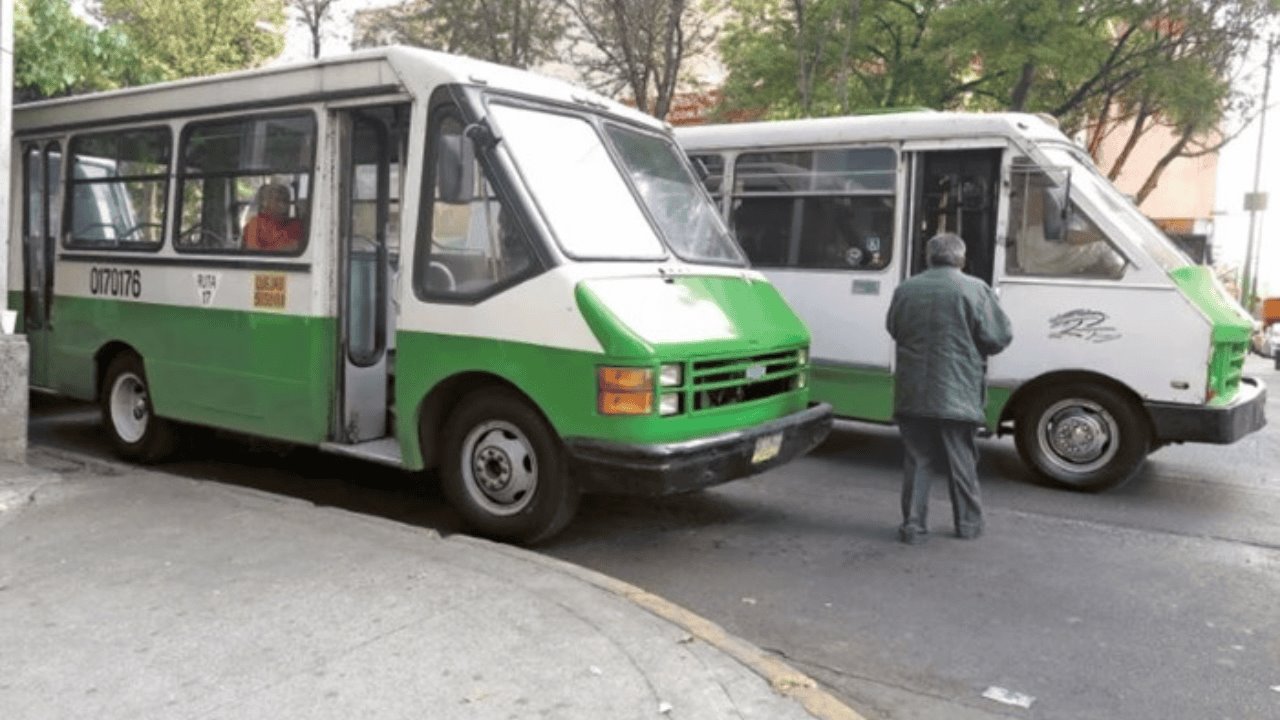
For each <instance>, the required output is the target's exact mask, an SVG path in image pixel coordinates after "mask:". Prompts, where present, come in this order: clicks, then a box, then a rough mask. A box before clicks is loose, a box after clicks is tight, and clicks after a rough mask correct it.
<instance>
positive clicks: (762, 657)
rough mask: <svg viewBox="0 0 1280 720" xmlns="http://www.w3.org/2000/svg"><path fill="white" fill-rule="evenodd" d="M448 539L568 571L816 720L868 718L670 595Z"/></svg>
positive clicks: (497, 547) (485, 543) (514, 551)
mask: <svg viewBox="0 0 1280 720" xmlns="http://www.w3.org/2000/svg"><path fill="white" fill-rule="evenodd" d="M447 539H448V540H451V541H454V542H459V543H463V544H468V545H474V546H475V547H476V548H478V549H482V550H485V551H486V552H496V553H500V554H502V555H506V556H507V557H511V558H514V559H517V560H522V561H525V562H530V563H533V564H536V565H541V566H543V567H545V568H547V569H549V570H553V571H555V572H560V573H564V574H566V575H570V576H572V577H574V578H576V579H578V580H581V581H582V582H585V583H587V584H589V585H593V586H595V587H597V588H599V589H601V590H604V591H606V592H608V593H611V594H613V595H617V596H618V597H621V598H623V599H625V600H628V601H630V602H631V603H633V604H635V605H637V606H639V607H640V608H642V609H644V610H646V611H648V612H649V613H650V614H652V615H656V616H657V617H659V618H661V619H663V620H666V621H667V622H670V623H672V624H674V625H677V626H679V627H681V628H683V629H684V630H685V631H686V632H688V633H689V634H690V635H692V636H693V637H695V638H697V639H699V640H701V641H703V642H705V643H706V644H708V645H710V646H711V647H714V648H716V649H717V650H719V651H721V652H723V653H725V654H726V655H728V656H730V657H732V658H733V659H734V660H737V661H738V662H739V663H742V664H743V665H745V666H746V667H747V668H749V669H750V670H751V671H752V672H754V673H756V674H757V675H759V676H760V677H762V678H764V680H765V681H766V682H768V683H769V686H770V687H771V688H773V690H774V692H776V693H778V694H780V695H784V696H786V697H789V698H792V699H794V700H796V701H797V702H799V703H800V704H801V705H802V706H803V707H804V709H805V710H807V711H808V712H809V714H811V715H813V716H814V717H816V718H818V720H866V718H864V717H863V716H862V715H860V714H859V713H858V712H857V711H856V710H854V709H853V708H851V707H849V706H848V705H846V704H844V703H843V702H841V701H840V700H838V699H837V698H836V697H835V696H834V695H832V694H831V693H828V692H827V691H825V690H823V689H822V688H820V687H819V686H818V683H817V682H816V681H815V680H814V679H813V678H811V677H809V676H808V675H805V674H804V673H802V672H800V671H799V670H796V669H795V668H793V667H791V666H790V665H788V664H786V663H784V662H782V661H781V660H779V659H778V658H776V657H774V656H773V655H770V654H768V653H766V652H765V651H763V650H761V649H760V648H758V647H756V646H755V645H753V644H752V643H749V642H747V641H746V640H743V639H742V638H739V637H736V636H734V635H731V634H729V633H728V632H726V631H725V629H724V628H722V627H720V626H719V625H717V624H715V623H713V622H711V621H710V620H708V619H706V618H704V617H702V616H701V615H698V614H697V613H694V612H692V611H690V610H686V609H685V608H683V607H680V606H679V605H676V604H675V603H673V602H671V601H670V600H667V599H666V598H663V597H660V596H658V595H654V594H653V593H651V592H648V591H646V590H643V589H641V588H638V587H636V586H635V585H632V584H630V583H627V582H623V581H622V580H619V579H617V578H614V577H610V576H608V575H605V574H603V573H599V572H596V571H595V570H589V569H587V568H584V567H581V566H579V565H574V564H573V563H570V562H566V561H564V560H559V559H557V558H553V557H548V556H546V555H540V554H538V553H536V552H532V551H530V550H524V549H522V548H518V547H514V546H511V545H503V544H501V543H495V542H491V541H489V540H484V539H482V538H478V537H473V536H471V535H450V536H448V537H447Z"/></svg>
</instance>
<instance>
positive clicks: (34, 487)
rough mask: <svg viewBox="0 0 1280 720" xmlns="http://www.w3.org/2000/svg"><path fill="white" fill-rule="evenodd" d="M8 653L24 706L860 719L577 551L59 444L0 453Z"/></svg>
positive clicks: (16, 696) (106, 715) (292, 714)
mask: <svg viewBox="0 0 1280 720" xmlns="http://www.w3.org/2000/svg"><path fill="white" fill-rule="evenodd" d="M672 561H673V562H678V561H679V559H678V558H673V559H672ZM0 648H2V649H0V707H3V708H4V713H3V714H4V717H5V718H6V720H19V719H26V718H32V719H35V718H39V719H41V720H44V719H46V718H84V717H92V718H95V720H108V719H111V718H129V719H133V718H165V719H166V720H171V719H186V718H273V719H274V718H335V719H336V718H341V719H343V720H347V719H349V718H352V717H361V718H409V717H413V718H420V717H430V718H573V719H576V718H592V719H595V718H609V719H610V720H623V719H626V718H688V719H691V720H692V719H696V720H717V719H719V718H738V719H744V720H751V719H756V718H759V719H762V720H764V719H767V720H788V719H791V718H801V719H807V718H821V719H831V720H837V719H839V720H844V719H848V720H857V719H858V718H859V717H860V716H859V715H858V714H857V713H856V712H854V711H853V710H852V709H850V708H848V707H847V706H845V705H843V704H841V703H840V702H839V701H838V700H836V699H835V698H833V697H832V696H830V695H828V694H827V693H825V692H823V691H822V690H821V689H819V688H817V687H816V686H815V684H814V683H813V681H812V680H810V679H809V678H807V677H805V676H804V675H802V674H801V673H799V672H797V671H795V670H793V669H791V668H790V667H788V666H786V665H785V664H783V663H781V662H780V661H778V660H777V659H776V658H774V657H773V656H770V655H768V654H766V653H764V652H763V651H761V650H759V649H758V648H756V647H754V646H752V645H750V644H749V643H746V642H745V641H742V640H740V639H737V638H734V637H731V636H729V635H727V634H726V633H725V632H724V631H723V630H722V629H720V628H719V627H718V626H716V625H715V624H713V623H711V622H709V621H707V620H705V619H703V618H700V617H697V616H695V615H693V614H692V613H689V612H688V611H686V610H683V609H681V608H679V607H677V606H674V605H672V604H670V603H668V602H666V601H665V600H663V599H661V598H659V597H656V596H653V595H651V594H648V593H645V592H644V591H642V590H640V589H639V588H636V587H634V586H631V585H628V584H626V583H623V582H621V581H618V580H614V579H612V578H609V577H606V576H603V575H600V574H598V573H594V572H592V571H589V570H585V569H583V568H580V567H577V566H574V565H570V564H567V563H564V562H561V561H558V560H555V559H552V558H548V557H545V556H543V555H539V554H537V553H533V552H529V551H526V550H521V549H517V548H513V547H509V546H505V545H497V544H493V543H488V542H485V541H482V540H477V539H474V538H468V537H464V536H450V537H441V536H440V535H438V534H436V533H435V532H433V531H430V530H425V529H422V528H418V527H412V526H407V525H402V524H398V523H394V522H391V521H388V520H383V519H380V518H370V517H366V516H363V515H358V514H354V513H350V512H347V511H344V510H339V509H336V508H328V507H317V506H315V505H312V504H310V503H306V502H304V501H301V500H297V499H294V498H288V497H280V496H276V495H271V494H267V493H262V492H257V491H253V490H246V489H243V488H237V487H229V486H225V485H221V484H218V483H212V482H204V481H195V480H190V479H186V478H180V477H177V476H173V475H168V474H165V473H163V472H156V471H152V470H147V469H140V468H134V467H128V466H122V465H116V464H113V463H104V462H100V461H96V460H93V459H89V458H84V457H79V456H71V455H66V454H62V453H54V452H52V451H49V450H44V449H39V448H37V449H33V450H32V451H31V452H30V453H29V454H28V459H27V464H16V463H6V462H0Z"/></svg>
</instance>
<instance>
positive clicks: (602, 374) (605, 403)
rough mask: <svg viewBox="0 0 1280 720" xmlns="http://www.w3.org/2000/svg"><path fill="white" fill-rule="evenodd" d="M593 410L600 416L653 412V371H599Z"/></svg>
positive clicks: (630, 369)
mask: <svg viewBox="0 0 1280 720" xmlns="http://www.w3.org/2000/svg"><path fill="white" fill-rule="evenodd" d="M596 390H597V395H596V409H597V410H599V411H600V414H601V415H648V414H650V413H652V412H653V370H651V369H649V368H628V367H601V368H599V369H598V370H597V371H596Z"/></svg>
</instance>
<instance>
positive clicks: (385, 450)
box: [320, 436, 404, 467]
mask: <svg viewBox="0 0 1280 720" xmlns="http://www.w3.org/2000/svg"><path fill="white" fill-rule="evenodd" d="M320 449H321V450H322V451H324V452H327V453H333V454H334V455H345V456H347V457H353V458H359V459H360V460H368V461H369V462H376V463H379V464H381V465H390V466H391V467H404V462H403V461H402V460H401V458H400V441H399V440H396V439H395V437H391V436H388V437H383V438H378V439H377V440H368V441H365V442H362V443H356V444H354V445H346V444H343V443H335V442H326V443H320Z"/></svg>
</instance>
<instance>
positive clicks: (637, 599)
mask: <svg viewBox="0 0 1280 720" xmlns="http://www.w3.org/2000/svg"><path fill="white" fill-rule="evenodd" d="M39 450H40V452H41V453H43V454H45V455H46V456H50V457H54V458H59V459H62V460H66V461H69V462H75V463H81V464H82V465H84V466H85V467H86V468H88V469H91V470H96V471H99V472H101V471H107V472H108V473H113V474H118V473H121V472H145V473H159V474H166V473H164V471H163V470H155V469H153V468H150V467H147V466H134V465H129V464H127V463H122V462H116V461H113V460H106V459H103V458H99V457H94V456H91V455H86V454H83V453H79V452H76V451H74V450H64V449H61V448H55V447H49V446H43V445H42V446H40V448H39ZM49 474H52V475H59V476H60V475H61V473H53V472H50V473H49ZM193 481H194V482H204V481H198V480H193ZM234 489H235V490H236V491H237V492H244V493H246V494H248V495H253V496H259V497H264V498H270V499H273V500H280V499H282V496H280V495H278V494H275V493H268V492H265V491H259V490H254V489H251V488H234ZM284 499H288V500H296V498H291V497H289V496H284ZM299 502H303V503H304V504H306V505H307V506H308V507H313V508H317V509H324V510H333V511H338V512H342V513H344V514H346V515H355V516H357V517H366V516H362V515H360V514H359V513H352V512H350V511H347V510H342V509H341V508H329V507H320V506H316V505H313V504H311V503H306V502H305V501H299ZM379 524H381V523H379ZM392 524H393V525H396V526H398V527H409V526H404V525H402V524H401V523H394V522H393V523H392ZM422 529H425V530H427V531H429V532H430V533H431V534H432V535H434V536H435V537H437V538H441V539H445V540H449V541H453V542H458V543H461V544H465V545H472V546H474V547H475V548H476V549H479V550H483V551H485V552H496V553H500V554H502V555H505V556H507V557H510V558H513V559H515V560H520V561H523V562H529V563H533V564H535V565H540V566H542V567H545V568H547V569H548V570H552V571H554V572H559V573H563V574H566V575H569V576H570V577H573V578H575V579H577V580H580V581H582V582H585V583H587V584H588V585H591V586H593V587H596V588H599V589H601V590H604V591H605V592H608V593H610V594H612V595H616V596H618V597H620V598H623V599H624V600H627V601H629V602H631V603H632V604H634V605H636V606H638V607H640V608H641V609H643V610H645V611H647V612H648V613H650V614H651V615H654V616H656V617H658V618H661V619H663V620H665V621H667V622H669V623H672V624H674V625H676V626H677V627H680V628H682V629H683V630H684V631H685V632H687V633H689V634H690V635H692V636H693V637H695V638H697V639H699V640H701V641H703V642H705V643H706V644H707V645H710V646H711V647H713V648H715V649H717V650H719V651H721V652H723V653H725V654H726V655H728V656H729V657H731V658H733V659H734V660H736V661H738V662H739V663H741V664H742V665H744V666H746V667H747V668H748V669H749V670H751V671H752V672H754V673H756V674H757V675H759V676H760V677H761V678H763V679H764V680H765V682H767V683H769V687H771V688H772V689H773V691H774V692H776V693H778V694H779V695H783V696H785V697H789V698H792V699H793V700H795V701H797V702H799V703H800V705H801V706H802V707H803V708H804V709H805V710H806V711H807V712H808V713H809V714H810V715H813V716H814V717H815V718H818V720H866V718H864V717H863V716H862V715H861V714H859V713H858V712H857V711H855V710H854V709H853V708H851V707H849V706H848V705H846V704H845V703H843V702H841V701H840V700H839V699H837V698H836V697H835V696H834V695H832V694H830V693H828V692H827V691H825V690H823V689H821V688H820V687H819V686H818V683H817V681H815V680H814V679H813V678H811V677H809V676H808V675H805V674H804V673H802V672H800V671H799V670H796V669H795V668H793V667H791V666H790V665H788V664H786V663H785V662H783V661H781V660H779V659H778V658H776V657H774V656H773V655H770V654H768V653H766V652H765V651H764V650H761V649H760V648H758V647H756V646H755V645H754V644H752V643H749V642H747V641H746V640H743V639H742V638H739V637H736V636H734V635H731V634H729V633H728V632H726V631H725V629H724V628H722V627H720V626H719V625H717V624H716V623H714V622H711V621H710V620H708V619H706V618H704V617H702V616H701V615H698V614H697V613H694V612H692V611H690V610H687V609H685V608H683V607H681V606H679V605H677V604H675V603H673V602H671V601H670V600H667V599H666V598H663V597H661V596H658V595H654V594H653V593H651V592H648V591H646V590H643V589H641V588H639V587H637V586H635V585H632V584H630V583H627V582H623V581H622V580H619V579H617V578H614V577H611V576H609V575H605V574H604V573H600V572H596V571H595V570H590V569H587V568H584V567H582V566H580V565H574V564H573V563H570V562H566V561H564V560H559V559H557V558H553V557H550V556H547V555H541V554H539V553H536V552H533V551H531V550H525V549H523V548H519V547H515V546H513V545H504V544H502V543H496V542H492V541H490V540H484V539H482V538H478V537H474V536H471V535H464V534H453V535H447V536H444V535H440V534H439V533H437V532H435V531H434V530H430V529H429V528H422Z"/></svg>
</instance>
